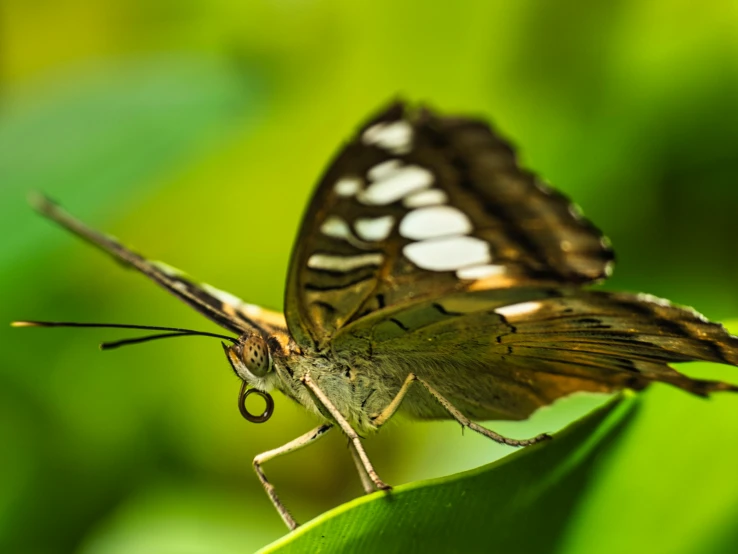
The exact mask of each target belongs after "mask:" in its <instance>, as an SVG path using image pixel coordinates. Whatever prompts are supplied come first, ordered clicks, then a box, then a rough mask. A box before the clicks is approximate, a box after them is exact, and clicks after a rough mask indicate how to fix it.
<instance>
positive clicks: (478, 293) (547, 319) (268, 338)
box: [14, 102, 738, 529]
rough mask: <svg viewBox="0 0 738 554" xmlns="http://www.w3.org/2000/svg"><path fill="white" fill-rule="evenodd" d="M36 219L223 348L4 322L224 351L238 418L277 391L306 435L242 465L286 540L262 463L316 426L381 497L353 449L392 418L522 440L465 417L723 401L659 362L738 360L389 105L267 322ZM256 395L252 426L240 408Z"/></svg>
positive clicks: (721, 334)
mask: <svg viewBox="0 0 738 554" xmlns="http://www.w3.org/2000/svg"><path fill="white" fill-rule="evenodd" d="M34 204H35V207H36V208H37V210H38V211H39V212H40V213H41V214H43V215H45V216H46V217H48V218H50V219H52V220H53V221H55V222H57V223H59V224H61V225H62V226H63V227H65V228H67V229H68V230H69V231H71V232H73V233H75V234H77V235H79V236H80V237H81V238H82V239H84V240H86V241H88V242H90V243H92V244H93V245H95V246H97V247H99V248H101V249H102V250H104V251H105V252H107V253H108V254H110V255H111V256H112V257H113V258H115V259H116V260H117V261H118V262H121V263H123V264H124V265H126V266H129V267H132V268H134V269H136V270H138V271H140V272H141V273H143V274H144V275H146V276H147V277H149V278H150V279H152V280H153V281H155V282H156V283H158V284H159V285H161V286H162V287H164V288H165V289H166V290H168V291H169V292H170V293H172V294H173V295H174V296H176V297H178V298H179V299H180V300H183V301H184V302H185V303H187V304H189V305H190V306H191V307H192V308H194V309H195V310H197V311H198V312H200V313H201V314H202V315H204V316H205V317H207V318H209V319H210V320H212V321H213V322H215V323H217V324H218V325H220V326H221V327H222V328H224V329H225V330H226V331H227V332H229V333H231V335H225V334H216V333H205V332H199V331H193V330H190V329H182V328H176V327H156V326H146V325H123V324H120V325H118V324H95V323H70V322H38V321H18V322H15V323H14V325H16V326H78V327H119V328H133V329H144V330H154V331H158V333H157V334H154V335H148V336H143V337H138V338H132V339H124V340H121V341H117V342H112V343H104V344H103V347H104V348H114V347H118V346H122V345H126V344H135V343H139V342H143V341H147V340H153V339H159V338H167V337H175V336H187V335H206V336H213V337H218V338H221V339H222V340H223V342H222V345H223V350H224V352H225V356H226V359H227V361H228V363H229V364H230V366H231V368H232V370H233V371H234V373H235V374H236V375H237V376H238V377H239V379H241V381H242V385H241V389H240V391H239V396H238V406H239V409H240V411H241V414H242V415H243V416H244V417H245V418H246V419H247V420H249V421H252V422H256V423H261V422H264V421H266V420H268V419H269V417H270V416H271V414H272V412H273V409H274V403H273V400H272V397H271V395H270V391H273V390H277V391H279V392H281V393H283V394H284V395H286V396H287V397H289V398H291V399H292V400H294V401H296V402H298V403H299V404H301V405H302V406H304V407H305V408H307V409H308V410H310V411H312V412H314V413H316V414H318V415H319V416H321V418H322V423H321V424H320V425H319V426H317V427H316V428H315V429H313V430H311V431H310V432H308V433H306V434H304V435H302V436H300V437H298V438H296V439H294V440H293V441H291V442H289V443H287V444H285V445H283V446H281V447H279V448H275V449H273V450H270V451H268V452H265V453H263V454H259V455H258V456H256V457H255V459H254V462H253V467H254V470H255V471H256V474H257V476H258V478H259V480H260V481H261V483H262V485H263V486H264V489H265V490H266V492H267V494H268V496H269V498H270V499H271V501H272V503H273V504H274V506H275V507H276V509H277V511H278V512H279V514H280V515H281V517H282V519H283V520H284V522H285V523H286V524H287V526H288V527H289V528H290V529H294V528H296V527H297V525H298V524H297V522H296V521H295V519H294V518H293V517H292V515H291V514H290V512H289V511H288V510H287V508H286V507H285V506H284V504H283V503H282V501H281V500H280V499H279V497H278V496H277V494H276V492H275V489H274V486H273V485H272V484H271V483H270V482H269V481H268V479H267V477H266V475H265V473H264V471H263V468H262V466H263V464H264V463H265V462H267V461H268V460H270V459H272V458H275V457H277V456H281V455H283V454H287V453H289V452H292V451H294V450H297V449H299V448H302V447H305V446H307V445H309V444H312V443H313V442H315V441H316V440H318V439H319V438H320V437H322V436H323V435H325V434H326V433H327V432H328V431H330V430H331V429H333V428H336V427H337V428H339V429H340V430H341V431H342V432H343V433H344V434H345V435H346V436H347V437H348V439H349V446H350V450H351V453H352V455H353V457H354V461H355V462H356V465H357V469H358V471H359V475H360V477H361V480H362V483H363V486H364V489H365V490H366V492H367V493H369V492H373V491H375V490H389V489H390V487H389V486H388V485H386V484H385V483H384V482H383V481H382V480H381V479H380V478H379V476H378V475H377V472H376V471H375V469H374V467H373V465H372V463H371V461H370V460H369V458H368V457H367V455H366V452H365V450H364V448H363V445H362V436H364V435H366V434H368V433H371V432H375V431H377V430H378V429H379V428H381V427H382V425H383V424H385V423H386V422H387V421H388V420H389V419H390V418H391V417H392V416H393V415H394V414H395V413H396V411H397V410H399V409H401V410H403V411H404V412H406V413H408V414H409V415H411V416H414V417H416V418H420V419H431V418H452V419H455V420H456V421H458V422H459V423H461V425H463V426H464V427H468V428H470V429H472V430H474V431H476V432H478V433H481V434H482V435H484V436H487V437H489V438H490V439H492V440H494V441H497V442H500V443H504V444H508V445H513V446H526V445H530V444H533V443H536V442H539V441H542V440H545V439H547V438H548V436H547V435H539V436H537V437H533V438H530V439H527V440H516V439H510V438H507V437H504V436H502V435H499V434H497V433H495V432H494V431H492V430H490V429H488V428H486V427H483V426H481V425H479V424H478V423H477V421H479V420H494V419H507V420H521V419H526V418H527V417H529V416H530V415H531V414H532V413H533V412H534V411H535V410H537V409H538V408H540V407H542V406H546V405H548V404H551V403H552V402H553V401H555V400H556V399H558V398H560V397H563V396H566V395H568V394H571V393H574V392H577V391H593V392H612V391H618V390H621V389H625V388H630V389H636V390H640V389H643V388H644V387H646V386H648V385H649V384H651V383H653V382H662V383H668V384H670V385H673V386H676V387H679V388H681V389H683V390H685V391H688V392H690V393H693V394H696V395H700V396H707V395H708V394H710V393H712V392H716V391H738V387H736V386H735V385H731V384H728V383H724V382H720V381H709V380H701V379H693V378H690V377H687V376H685V375H683V374H681V373H679V372H678V371H676V370H675V369H673V368H671V367H669V365H668V363H669V362H685V361H693V360H708V361H712V362H719V363H725V364H731V365H738V338H736V337H734V336H731V335H730V334H728V333H727V332H726V330H725V329H724V328H723V327H722V326H721V325H719V324H716V323H711V322H710V321H708V320H706V319H705V318H704V317H703V316H701V315H700V314H698V313H697V312H695V311H694V310H691V309H688V308H683V307H679V306H675V305H672V304H671V303H669V302H668V301H666V300H662V299H659V298H655V297H653V296H649V295H645V294H626V293H617V292H603V291H599V290H597V291H593V290H588V289H587V288H586V286H587V285H590V284H593V283H597V282H600V281H602V280H604V279H605V278H607V277H608V276H609V275H610V273H611V272H612V266H613V262H614V254H613V250H612V248H611V246H610V243H609V242H608V240H607V239H606V238H605V237H604V236H603V234H602V233H601V232H600V231H599V230H598V229H597V228H596V227H595V226H594V225H593V224H592V223H590V222H589V221H588V220H587V219H585V218H584V217H583V216H582V214H581V212H580V211H579V209H578V208H577V206H576V205H574V204H573V203H572V202H571V201H570V200H569V199H568V198H566V197H565V196H564V195H562V194H561V193H559V192H557V191H556V190H554V189H552V188H550V187H549V186H548V185H547V184H545V183H544V182H543V181H542V180H540V179H539V178H538V177H537V176H536V175H534V174H532V173H530V172H528V171H526V170H524V169H521V168H520V166H519V165H518V163H517V161H516V157H515V152H514V150H513V148H512V147H511V146H510V145H509V144H508V143H507V142H506V141H505V140H504V139H503V138H501V137H500V136H499V135H498V134H497V133H496V132H494V131H493V130H492V129H491V128H490V126H489V125H488V124H487V123H485V122H484V121H480V120H477V119H472V118H466V117H447V116H442V115H439V114H437V113H435V112H434V111H432V110H430V109H428V108H415V109H414V108H411V107H408V106H406V105H405V104H404V103H402V102H396V103H393V104H392V105H390V106H389V107H387V108H385V109H384V110H382V111H381V112H380V113H379V114H378V115H376V116H375V117H373V118H371V119H370V120H369V121H368V122H367V123H365V124H364V125H363V126H361V127H360V129H359V131H358V133H357V134H356V135H355V136H354V138H353V139H352V140H351V141H350V142H348V144H347V145H346V146H345V147H344V148H343V149H342V150H341V151H340V152H339V154H338V155H337V157H336V158H335V159H334V160H333V162H332V163H331V164H330V166H329V168H328V170H327V171H326V172H325V174H324V176H323V178H322V179H321V181H320V183H319V185H318V187H317V190H316V191H315V193H314V195H313V198H312V200H311V202H310V205H309V207H308V209H307V213H306V215H305V217H304V219H303V222H302V227H301V228H300V231H299V234H298V237H297V241H296V244H295V247H294V251H293V253H292V259H291V263H290V266H289V272H288V276H287V284H286V291H285V299H284V313H279V312H276V311H270V310H267V309H264V308H261V307H258V306H255V305H252V304H247V303H245V302H243V301H242V300H240V299H239V298H237V297H235V296H233V295H231V294H229V293H226V292H223V291H221V290H218V289H216V288H214V287H212V286H210V285H206V284H200V283H198V282H197V281H195V280H193V279H192V278H190V277H188V276H187V275H186V274H184V273H182V272H180V271H178V270H176V269H174V268H172V267H170V266H168V265H166V264H163V263H161V262H155V261H150V260H148V259H146V258H144V257H143V256H141V255H139V254H137V253H135V252H133V251H131V250H129V249H128V248H126V247H125V246H123V245H122V244H121V243H120V242H119V241H118V240H117V239H115V238H113V237H110V236H106V235H104V234H101V233H98V232H96V231H94V230H92V229H91V228H89V227H87V226H86V225H85V224H83V223H81V222H80V221H78V220H77V219H75V218H74V217H72V216H71V215H69V214H68V213H67V212H65V211H64V210H63V209H62V208H61V207H59V206H58V205H57V204H56V203H54V202H53V201H51V200H49V199H48V198H45V197H41V196H39V197H37V198H36V199H35V200H34ZM251 394H258V395H260V396H261V397H263V398H264V400H265V401H266V408H265V410H264V411H263V413H261V414H254V413H251V412H250V411H249V410H248V409H247V407H246V398H247V397H248V396H249V395H251Z"/></svg>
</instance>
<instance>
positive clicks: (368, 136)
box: [362, 120, 413, 154]
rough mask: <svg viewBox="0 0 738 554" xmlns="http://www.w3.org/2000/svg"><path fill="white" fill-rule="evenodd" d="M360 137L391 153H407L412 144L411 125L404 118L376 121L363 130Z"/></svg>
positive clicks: (367, 142)
mask: <svg viewBox="0 0 738 554" xmlns="http://www.w3.org/2000/svg"><path fill="white" fill-rule="evenodd" d="M362 139H363V140H364V144H376V145H377V146H379V147H380V148H384V149H386V150H389V151H390V152H392V153H393V154H407V153H408V152H410V149H411V148H412V145H413V127H412V125H410V123H408V122H407V121H404V120H399V121H389V122H382V123H377V124H376V125H372V126H371V127H369V128H368V129H367V130H366V131H364V134H363V135H362Z"/></svg>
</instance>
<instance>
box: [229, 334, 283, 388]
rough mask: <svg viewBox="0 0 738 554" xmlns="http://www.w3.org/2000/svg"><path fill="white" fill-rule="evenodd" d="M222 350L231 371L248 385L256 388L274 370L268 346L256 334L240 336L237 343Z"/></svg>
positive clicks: (259, 335) (262, 338)
mask: <svg viewBox="0 0 738 554" xmlns="http://www.w3.org/2000/svg"><path fill="white" fill-rule="evenodd" d="M223 348H224V349H225V353H226V357H227V358H228V361H229V362H230V364H231V366H232V367H233V371H235V372H236V375H238V376H239V377H240V378H241V379H243V380H244V381H246V382H248V383H250V384H253V385H257V386H258V385H259V384H261V383H260V381H264V380H265V378H266V377H267V376H268V374H269V373H270V372H271V371H272V370H273V369H274V361H273V360H272V354H271V352H270V351H269V346H268V345H267V342H266V340H264V337H262V336H261V334H260V333H258V332H252V333H246V334H244V335H241V337H240V338H239V339H238V343H236V344H232V345H224V346H223ZM259 388H261V387H259Z"/></svg>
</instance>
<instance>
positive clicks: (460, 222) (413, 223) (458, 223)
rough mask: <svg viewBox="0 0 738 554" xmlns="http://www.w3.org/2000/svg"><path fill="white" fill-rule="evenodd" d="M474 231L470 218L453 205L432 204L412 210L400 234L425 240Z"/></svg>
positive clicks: (402, 224) (401, 224)
mask: <svg viewBox="0 0 738 554" xmlns="http://www.w3.org/2000/svg"><path fill="white" fill-rule="evenodd" d="M471 231H472V224H471V221H469V218H468V217H467V216H466V214H464V212H462V211H461V210H459V209H458V208H454V207H453V206H431V207H428V208H418V209H416V210H413V211H411V212H410V213H409V214H407V215H406V216H405V217H404V218H403V219H402V223H400V234H401V235H402V236H403V237H405V238H408V239H413V240H424V239H433V238H438V237H447V236H450V235H466V234H468V233H470V232H471Z"/></svg>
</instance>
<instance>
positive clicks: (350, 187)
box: [333, 177, 361, 196]
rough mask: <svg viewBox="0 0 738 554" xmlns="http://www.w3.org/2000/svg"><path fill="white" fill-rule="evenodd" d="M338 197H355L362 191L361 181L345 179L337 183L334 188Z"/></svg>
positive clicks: (356, 178) (354, 178)
mask: <svg viewBox="0 0 738 554" xmlns="http://www.w3.org/2000/svg"><path fill="white" fill-rule="evenodd" d="M333 190H335V191H336V194H337V195H338V196H353V195H354V194H356V193H357V192H359V191H360V190H361V179H359V178H358V177H343V178H341V179H339V180H338V181H336V184H335V185H334V187H333Z"/></svg>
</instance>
